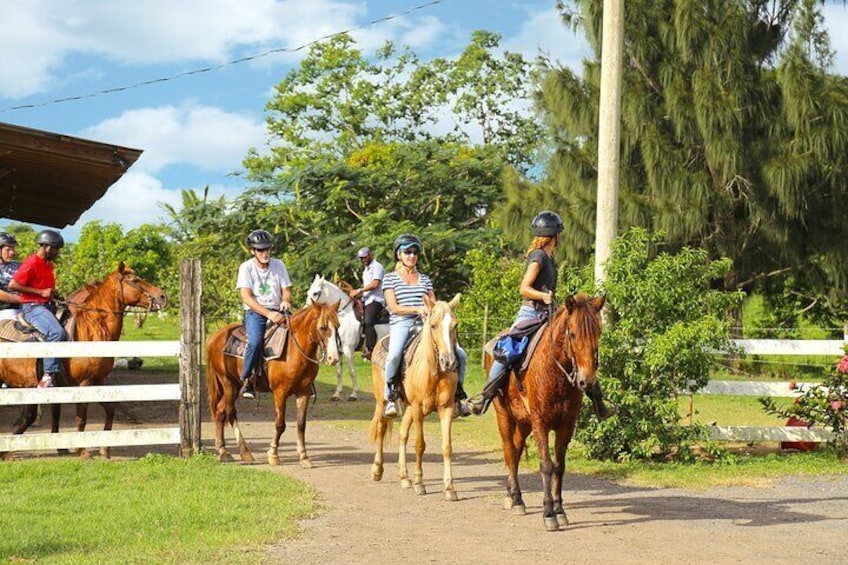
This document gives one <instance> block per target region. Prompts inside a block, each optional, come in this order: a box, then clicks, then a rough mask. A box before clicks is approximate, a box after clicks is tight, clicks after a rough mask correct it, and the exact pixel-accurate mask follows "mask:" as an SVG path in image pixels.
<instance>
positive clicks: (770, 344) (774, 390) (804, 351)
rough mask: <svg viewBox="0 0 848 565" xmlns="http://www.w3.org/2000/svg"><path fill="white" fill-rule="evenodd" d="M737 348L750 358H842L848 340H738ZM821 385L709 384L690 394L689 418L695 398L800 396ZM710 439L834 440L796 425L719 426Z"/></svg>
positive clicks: (830, 434)
mask: <svg viewBox="0 0 848 565" xmlns="http://www.w3.org/2000/svg"><path fill="white" fill-rule="evenodd" d="M733 342H734V346H735V347H736V348H738V349H739V350H740V351H742V352H744V353H745V354H747V355H786V356H790V355H823V356H831V357H834V356H839V355H843V354H844V351H843V347H844V345H845V343H846V342H845V341H843V340H838V339H829V340H825V339H808V340H800V339H787V340H778V339H737V340H733ZM817 384H819V383H809V382H804V383H798V382H792V383H790V382H788V381H784V382H758V381H709V382H708V383H707V384H706V386H704V387H703V388H700V389H698V390H696V391H693V392H690V393H689V394H690V400H689V415H690V419H691V417H692V415H693V414H694V395H729V396H757V397H761V396H773V397H790V398H791V397H797V396H799V395H800V392H799V390H798V387H799V386H802V387H805V388H807V387H810V386H814V385H817ZM709 430H710V437H711V439H714V440H718V441H747V442H750V441H792V442H798V441H810V442H825V441H830V440H832V439H834V438H835V435H834V433H833V432H832V431H831V430H828V429H821V428H805V427H795V426H719V425H713V426H710V427H709Z"/></svg>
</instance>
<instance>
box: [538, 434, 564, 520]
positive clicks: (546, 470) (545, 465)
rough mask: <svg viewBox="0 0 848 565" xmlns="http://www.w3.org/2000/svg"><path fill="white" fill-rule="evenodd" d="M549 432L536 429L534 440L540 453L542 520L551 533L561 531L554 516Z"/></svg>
mask: <svg viewBox="0 0 848 565" xmlns="http://www.w3.org/2000/svg"><path fill="white" fill-rule="evenodd" d="M548 433H549V432H548V430H539V429H537V428H535V427H534V429H533V439H535V440H536V448H537V451H538V452H539V459H540V461H539V472H540V473H541V474H542V518H543V519H544V521H545V529H546V530H548V531H549V532H555V531H557V530H559V522H558V521H557V518H556V515H554V501H553V497H552V496H551V475H552V474H553V463H552V462H551V451H550V447H549V445H548Z"/></svg>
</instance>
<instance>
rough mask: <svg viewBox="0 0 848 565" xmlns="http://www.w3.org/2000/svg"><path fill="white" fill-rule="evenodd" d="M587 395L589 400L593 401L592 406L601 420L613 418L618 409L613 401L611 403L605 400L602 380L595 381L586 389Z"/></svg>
mask: <svg viewBox="0 0 848 565" xmlns="http://www.w3.org/2000/svg"><path fill="white" fill-rule="evenodd" d="M586 396H588V397H589V400H591V401H592V408H593V409H594V411H595V416H597V417H598V420H599V421H601V422H603V421H604V420H606V419H607V418H611V417H612V416H614V415H615V413H616V412H617V411H618V410H617V408H616V407H615V404H613V403H612V402H610V403H609V404H607V403H605V402H604V391H603V390H602V389H601V382H600V381H595V383H594V384H593V385H592V386H590V387H589V388H587V389H586Z"/></svg>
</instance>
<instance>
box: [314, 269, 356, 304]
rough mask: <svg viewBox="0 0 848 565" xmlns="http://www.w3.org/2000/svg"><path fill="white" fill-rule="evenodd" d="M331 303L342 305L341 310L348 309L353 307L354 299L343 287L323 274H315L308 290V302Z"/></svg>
mask: <svg viewBox="0 0 848 565" xmlns="http://www.w3.org/2000/svg"><path fill="white" fill-rule="evenodd" d="M314 302H317V303H318V304H330V303H332V302H336V303H337V306H338V305H341V308H340V309H341V311H343V312H344V311H347V309H348V308H350V307H351V303H352V300H351V299H350V298H349V297H348V295H347V293H346V292H345V291H343V290H342V289H341V288H339V287H338V286H336V285H335V284H333V283H332V282H330V281H328V280H327V279H325V278H324V277H323V276H322V275H315V278H314V279H312V284H311V285H309V290H308V291H307V292H306V303H307V304H312V303H314Z"/></svg>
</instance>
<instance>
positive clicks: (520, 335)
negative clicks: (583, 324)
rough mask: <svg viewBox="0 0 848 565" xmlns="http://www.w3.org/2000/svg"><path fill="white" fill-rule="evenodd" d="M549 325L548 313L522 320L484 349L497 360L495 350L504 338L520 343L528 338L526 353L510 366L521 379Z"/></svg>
mask: <svg viewBox="0 0 848 565" xmlns="http://www.w3.org/2000/svg"><path fill="white" fill-rule="evenodd" d="M547 325H548V316H547V313H544V314H542V315H539V316H536V317H535V318H529V319H527V320H522V321H520V322H518V323H517V324H516V325H515V326H513V327H511V328H509V329H507V330H505V331H503V332H501V333H499V334H498V335H497V336H495V337H493V338H492V339H490V340H489V341H488V342H486V345H485V346H484V347H483V349H484V350H485V351H486V353H488V354H489V355H491V356H492V357H493V358H495V357H496V356H495V348H496V346H497V345H498V342H500V341H501V340H502V339H504V338H508V339H511V340H513V341H519V340H522V339H524V338H527V348H526V349H525V350H524V353H523V354H522V355H521V356H520V357H518V358H517V359H515V360H514V361H513V362H512V363H511V364H509V366H510V368H511V369H512V371H513V372H514V373H515V377H516V379H518V378H519V375H521V373H523V372H524V371H526V370H527V367H529V366H530V360H531V359H532V358H533V353H534V352H535V351H536V347H538V345H539V340H540V339H541V337H542V333H543V332H542V330H544V329H545V327H546V326H547Z"/></svg>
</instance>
